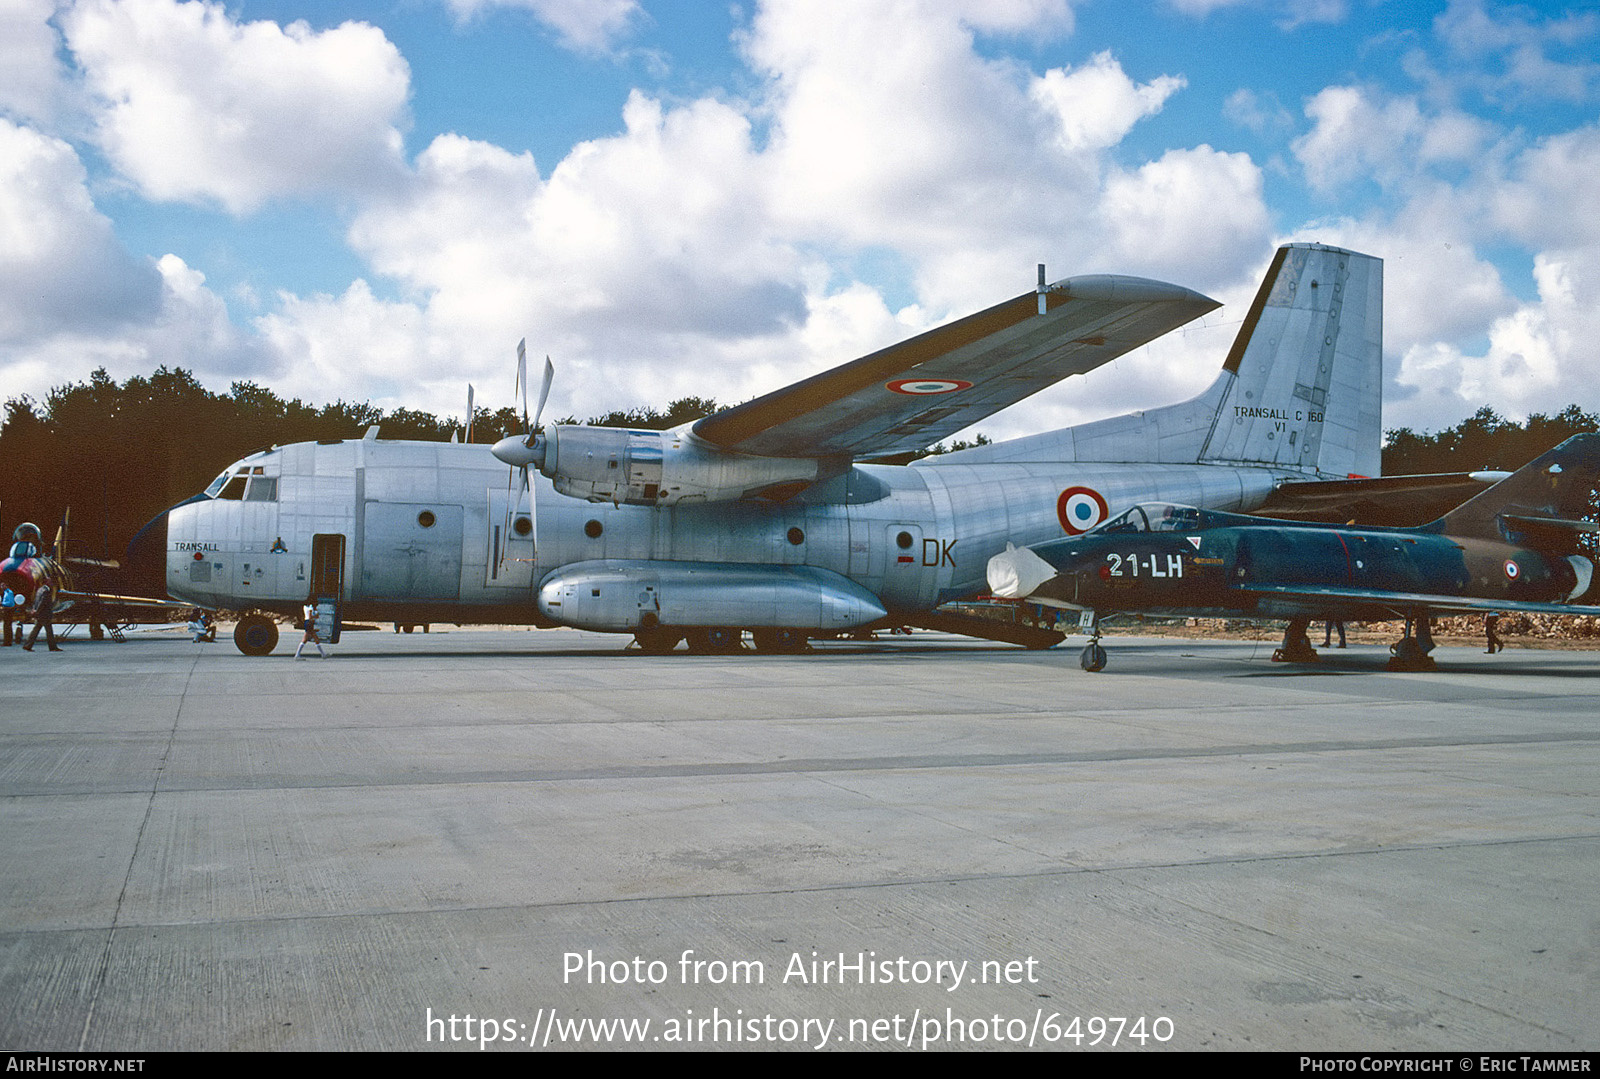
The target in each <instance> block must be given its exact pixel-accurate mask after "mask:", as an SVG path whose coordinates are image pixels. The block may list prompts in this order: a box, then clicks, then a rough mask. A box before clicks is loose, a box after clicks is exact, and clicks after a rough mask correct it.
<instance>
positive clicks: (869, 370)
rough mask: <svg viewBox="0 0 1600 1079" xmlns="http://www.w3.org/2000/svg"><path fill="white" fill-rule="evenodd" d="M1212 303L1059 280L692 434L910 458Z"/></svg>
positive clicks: (1124, 284)
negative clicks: (909, 453) (908, 454)
mask: <svg viewBox="0 0 1600 1079" xmlns="http://www.w3.org/2000/svg"><path fill="white" fill-rule="evenodd" d="M1041 306H1042V307H1043V311H1042V312H1041ZM1220 306H1221V305H1220V304H1219V303H1217V301H1215V300H1213V299H1210V298H1209V297H1206V296H1202V295H1201V294H1200V293H1198V292H1194V291H1192V290H1190V289H1186V288H1182V287H1180V286H1178V285H1169V284H1166V283H1164V282H1161V281H1150V280H1147V279H1145V278H1140V277H1121V276H1116V275H1109V274H1102V275H1093V276H1087V277H1073V278H1068V279H1067V280H1065V281H1058V282H1056V283H1055V284H1053V285H1050V286H1049V287H1048V288H1046V289H1044V290H1042V291H1041V292H1029V293H1024V294H1023V295H1021V296H1018V297H1016V298H1014V299H1011V300H1007V301H1006V302H1004V303H1001V304H997V305H996V306H994V307H991V308H989V309H988V310H986V311H980V312H978V313H977V314H975V315H969V316H968V317H966V318H963V319H959V320H957V321H955V322H951V323H947V324H946V325H943V326H940V327H938V328H937V329H933V330H929V331H928V332H927V333H923V334H919V335H917V336H916V337H913V338H911V339H910V340H908V341H902V342H900V343H899V344H897V345H890V346H889V347H888V348H885V349H881V350H879V351H878V352H874V353H872V354H871V355H870V356H865V357H863V358H861V359H859V360H855V361H854V362H852V363H847V364H845V365H843V366H842V367H836V368H834V369H833V370H831V371H825V372H823V373H822V374H820V375H816V376H814V377H812V378H808V379H806V380H804V381H802V382H797V383H795V384H794V385H792V386H788V387H785V388H784V389H781V390H777V391H775V392H773V393H769V394H767V395H766V396H764V397H758V398H756V399H755V400H754V401H749V402H746V403H745V404H742V405H736V406H735V407H733V408H729V409H725V410H723V411H722V412H718V413H716V414H714V415H711V416H707V417H706V418H705V419H703V420H700V421H699V422H698V423H696V424H695V425H694V428H693V430H694V433H695V435H696V436H697V437H698V438H700V439H701V440H703V441H705V442H709V443H712V444H713V445H715V446H718V447H720V448H722V449H725V450H730V451H733V452H736V453H745V454H752V455H755V456H760V457H808V458H818V457H835V456H848V457H862V456H868V455H883V454H891V453H900V452H905V451H908V450H918V449H921V448H923V447H924V446H928V445H931V444H933V443H935V442H938V441H939V440H940V439H942V438H946V437H948V436H950V435H952V434H954V433H955V432H957V431H960V430H962V429H963V428H965V427H970V426H971V425H972V424H974V423H976V422H978V421H979V420H981V419H983V418H985V417H987V416H990V415H993V414H994V413H996V412H998V411H1000V410H1001V409H1002V408H1005V407H1007V406H1008V405H1013V404H1016V403H1017V402H1018V401H1021V400H1022V399H1023V398H1025V397H1029V396H1031V395H1032V394H1035V393H1037V392H1039V391H1040V390H1042V389H1045V388H1046V387H1048V386H1052V385H1054V384H1055V383H1057V382H1059V381H1061V380H1062V379H1064V378H1066V377H1067V376H1068V375H1077V374H1082V373H1084V372H1085V371H1091V370H1093V369H1094V368H1096V367H1099V366H1100V365H1101V364H1104V363H1107V362H1108V361H1110V360H1113V359H1115V358H1116V357H1118V356H1121V355H1122V354H1124V353H1126V352H1129V351H1131V350H1132V349H1135V348H1138V347H1139V346H1140V345H1143V344H1145V343H1147V342H1149V341H1153V340H1154V339H1156V338H1157V337H1160V336H1161V335H1162V334H1164V333H1167V332H1169V331H1171V330H1173V329H1176V328H1177V327H1179V326H1182V325H1183V324H1184V323H1186V322H1189V321H1190V320H1192V319H1195V318H1198V317H1200V316H1201V315H1203V314H1205V313H1206V312H1207V311H1212V310H1215V309H1216V308H1217V307H1220Z"/></svg>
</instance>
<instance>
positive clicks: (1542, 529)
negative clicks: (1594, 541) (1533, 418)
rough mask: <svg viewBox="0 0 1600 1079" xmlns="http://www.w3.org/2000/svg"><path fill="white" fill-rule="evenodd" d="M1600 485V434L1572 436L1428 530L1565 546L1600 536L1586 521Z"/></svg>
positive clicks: (1448, 534) (1454, 510)
mask: <svg viewBox="0 0 1600 1079" xmlns="http://www.w3.org/2000/svg"><path fill="white" fill-rule="evenodd" d="M1597 483H1600V434H1587V435H1573V436H1572V437H1571V438H1569V439H1567V440H1566V441H1565V442H1563V443H1561V445H1559V446H1557V447H1555V448H1554V449H1552V450H1550V451H1548V452H1547V453H1544V454H1542V455H1541V456H1539V457H1536V458H1534V459H1533V460H1532V461H1530V462H1528V463H1527V464H1525V465H1523V466H1522V467H1521V468H1519V469H1517V470H1516V471H1515V472H1513V473H1512V474H1511V475H1509V476H1507V477H1506V478H1505V479H1503V480H1501V481H1500V482H1499V483H1497V484H1495V485H1494V486H1493V487H1491V488H1489V489H1488V490H1487V491H1484V492H1483V493H1482V494H1480V495H1477V496H1476V497H1474V498H1470V499H1468V500H1467V501H1465V502H1463V503H1462V504H1461V505H1459V506H1457V507H1456V508H1455V509H1453V510H1451V511H1450V512H1449V513H1447V514H1445V515H1444V516H1443V517H1441V518H1439V519H1438V520H1437V521H1434V522H1433V523H1432V524H1430V525H1428V526H1427V528H1428V530H1429V531H1430V532H1441V533H1443V534H1444V535H1447V536H1460V537H1466V538H1478V539H1507V540H1513V542H1517V541H1516V540H1515V539H1514V536H1515V535H1516V534H1521V535H1523V536H1524V537H1526V539H1527V540H1533V541H1535V542H1539V543H1540V544H1541V545H1544V544H1549V545H1550V546H1562V545H1563V542H1562V540H1561V539H1559V538H1557V537H1565V542H1567V543H1570V542H1571V541H1572V540H1573V539H1575V538H1576V536H1577V534H1578V533H1580V532H1590V531H1595V530H1596V529H1595V525H1594V524H1593V522H1590V521H1586V520H1584V518H1586V517H1588V516H1590V515H1591V514H1592V513H1593V512H1594V509H1593V507H1592V505H1591V504H1590V499H1591V498H1592V497H1593V494H1594V490H1595V486H1596V484H1597Z"/></svg>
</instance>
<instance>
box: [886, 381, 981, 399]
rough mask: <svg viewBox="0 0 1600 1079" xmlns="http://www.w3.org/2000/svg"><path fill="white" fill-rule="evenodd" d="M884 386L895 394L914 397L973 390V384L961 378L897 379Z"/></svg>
mask: <svg viewBox="0 0 1600 1079" xmlns="http://www.w3.org/2000/svg"><path fill="white" fill-rule="evenodd" d="M884 386H885V387H886V388H887V389H888V390H890V391H891V392H893V393H904V394H909V395H910V396H912V397H924V396H927V395H930V394H938V393H955V392H956V391H957V390H970V389H972V383H970V382H966V381H963V380H962V379H959V378H897V379H895V380H894V381H893V382H886V383H884Z"/></svg>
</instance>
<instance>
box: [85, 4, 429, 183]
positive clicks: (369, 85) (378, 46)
mask: <svg viewBox="0 0 1600 1079" xmlns="http://www.w3.org/2000/svg"><path fill="white" fill-rule="evenodd" d="M62 25H63V29H64V31H65V35H66V41H67V44H68V46H69V47H70V48H71V50H72V52H73V55H74V57H75V58H76V60H77V63H78V65H79V67H80V68H81V70H82V73H83V77H84V80H85V83H86V86H87V89H88V92H89V93H90V94H91V95H92V97H93V99H94V101H95V103H96V104H95V110H94V121H95V124H96V128H97V131H98V139H99V142H100V145H101V146H102V148H103V149H104V151H105V153H106V155H107V156H108V157H109V158H110V159H111V161H112V162H113V163H114V164H115V165H116V167H117V168H118V170H120V171H121V172H122V174H123V175H125V176H127V177H128V178H129V179H131V180H132V181H133V182H134V183H136V184H137V185H138V186H139V188H140V190H141V191H142V192H143V193H144V194H145V195H146V196H147V197H149V198H152V199H157V200H171V201H180V202H194V203H201V204H205V203H217V204H220V205H221V206H223V207H225V208H226V209H228V210H229V211H230V212H232V213H236V214H241V213H247V212H249V211H251V210H253V209H255V208H256V207H258V206H260V205H261V204H262V203H263V202H266V201H267V200H270V199H278V198H286V197H307V196H312V195H327V194H331V195H333V196H336V197H350V196H353V195H356V194H361V193H367V192H371V191H372V190H374V189H382V188H383V187H385V186H389V185H392V184H394V183H396V182H398V181H399V180H400V178H401V176H402V174H403V162H402V158H401V147H402V139H401V134H400V130H399V127H398V125H399V124H401V123H402V122H403V121H404V118H405V111H406V97H407V94H408V92H409V84H410V71H409V68H408V67H407V65H406V62H405V60H404V59H403V58H402V57H401V55H400V52H399V50H398V49H396V48H395V47H394V45H393V44H392V43H391V42H390V41H389V40H388V39H387V38H386V37H385V36H384V34H383V32H382V31H381V30H379V29H377V28H376V27H373V26H368V25H366V24H363V23H353V22H351V23H345V24H343V25H341V26H338V27H335V28H333V29H331V30H325V31H320V32H319V31H315V30H312V29H311V27H310V26H308V25H307V24H306V23H304V22H295V23H291V24H289V25H288V26H286V27H281V26H279V25H277V24H276V23H272V22H264V21H263V22H250V23H240V22H237V21H235V20H234V19H232V18H231V17H230V16H229V15H228V13H227V12H226V10H224V8H223V7H222V6H221V5H220V4H213V3H209V2H189V3H177V2H174V0H121V2H114V0H82V2H80V3H78V4H76V5H75V6H74V7H72V8H71V9H70V10H69V11H68V12H67V13H66V14H65V15H64V16H63V18H62Z"/></svg>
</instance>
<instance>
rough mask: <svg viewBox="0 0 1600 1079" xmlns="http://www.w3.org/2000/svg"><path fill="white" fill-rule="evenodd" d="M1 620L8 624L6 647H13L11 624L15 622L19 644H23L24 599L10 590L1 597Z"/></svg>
mask: <svg viewBox="0 0 1600 1079" xmlns="http://www.w3.org/2000/svg"><path fill="white" fill-rule="evenodd" d="M0 618H4V619H5V623H6V643H5V647H6V648H10V647H11V623H13V622H15V623H16V624H17V643H18V644H21V643H22V597H21V596H19V595H17V594H16V593H15V592H13V591H11V589H9V588H8V589H6V590H5V594H4V595H0Z"/></svg>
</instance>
